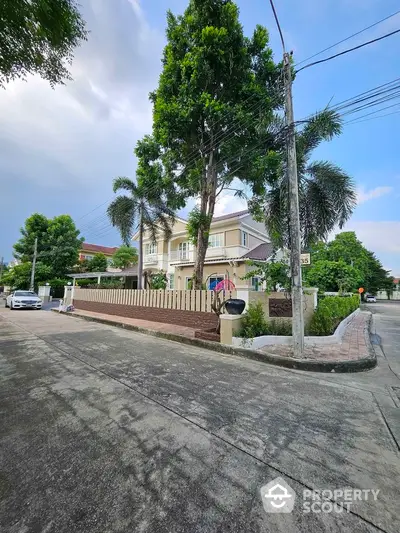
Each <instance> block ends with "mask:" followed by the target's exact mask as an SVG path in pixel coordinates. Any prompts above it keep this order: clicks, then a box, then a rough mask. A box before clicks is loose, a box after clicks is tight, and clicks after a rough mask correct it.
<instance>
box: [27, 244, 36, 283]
mask: <svg viewBox="0 0 400 533" xmlns="http://www.w3.org/2000/svg"><path fill="white" fill-rule="evenodd" d="M36 257H37V237H36V238H35V248H34V251H33V261H32V272H31V286H30V287H29V290H31V291H34V290H35V267H36Z"/></svg>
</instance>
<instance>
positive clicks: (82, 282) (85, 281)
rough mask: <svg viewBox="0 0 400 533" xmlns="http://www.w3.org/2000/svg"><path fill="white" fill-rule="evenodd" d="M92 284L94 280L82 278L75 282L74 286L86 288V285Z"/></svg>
mask: <svg viewBox="0 0 400 533" xmlns="http://www.w3.org/2000/svg"><path fill="white" fill-rule="evenodd" d="M94 283H95V280H94V278H93V279H90V278H87V279H86V278H83V279H77V280H76V284H77V285H78V287H87V286H88V285H93V284H94Z"/></svg>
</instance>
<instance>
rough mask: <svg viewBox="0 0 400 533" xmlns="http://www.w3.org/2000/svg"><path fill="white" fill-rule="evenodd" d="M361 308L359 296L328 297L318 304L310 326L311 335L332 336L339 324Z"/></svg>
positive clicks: (309, 332)
mask: <svg viewBox="0 0 400 533" xmlns="http://www.w3.org/2000/svg"><path fill="white" fill-rule="evenodd" d="M359 306H360V297H359V296H358V294H355V295H353V296H326V297H325V298H322V299H320V300H319V302H318V307H317V309H316V311H315V312H314V314H313V316H312V319H311V322H310V325H309V331H308V334H309V335H332V334H333V333H334V331H335V329H336V328H337V326H338V325H339V323H340V322H341V321H342V320H343V319H344V318H346V317H347V316H349V315H350V314H351V313H353V311H355V310H356V309H358V308H359Z"/></svg>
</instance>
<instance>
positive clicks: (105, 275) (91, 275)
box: [67, 266, 138, 279]
mask: <svg viewBox="0 0 400 533" xmlns="http://www.w3.org/2000/svg"><path fill="white" fill-rule="evenodd" d="M137 274H138V269H137V266H134V267H131V268H126V269H125V270H121V272H83V273H80V274H67V277H69V278H75V279H90V278H98V277H101V278H126V277H130V276H133V277H134V276H137Z"/></svg>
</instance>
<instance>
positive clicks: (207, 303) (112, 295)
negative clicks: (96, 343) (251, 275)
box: [73, 287, 236, 313]
mask: <svg viewBox="0 0 400 533" xmlns="http://www.w3.org/2000/svg"><path fill="white" fill-rule="evenodd" d="M216 297H217V296H216V293H215V292H214V291H194V290H193V291H189V290H181V291H178V290H165V291H164V290H135V289H84V288H78V287H74V297H73V299H74V302H76V301H85V302H94V303H108V304H116V305H132V306H137V307H157V308H160V309H179V310H181V311H200V312H205V313H210V312H212V308H211V305H212V303H213V302H214V300H215V299H216ZM219 297H220V299H222V300H225V299H228V298H236V291H223V292H221V293H220V296H219Z"/></svg>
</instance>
